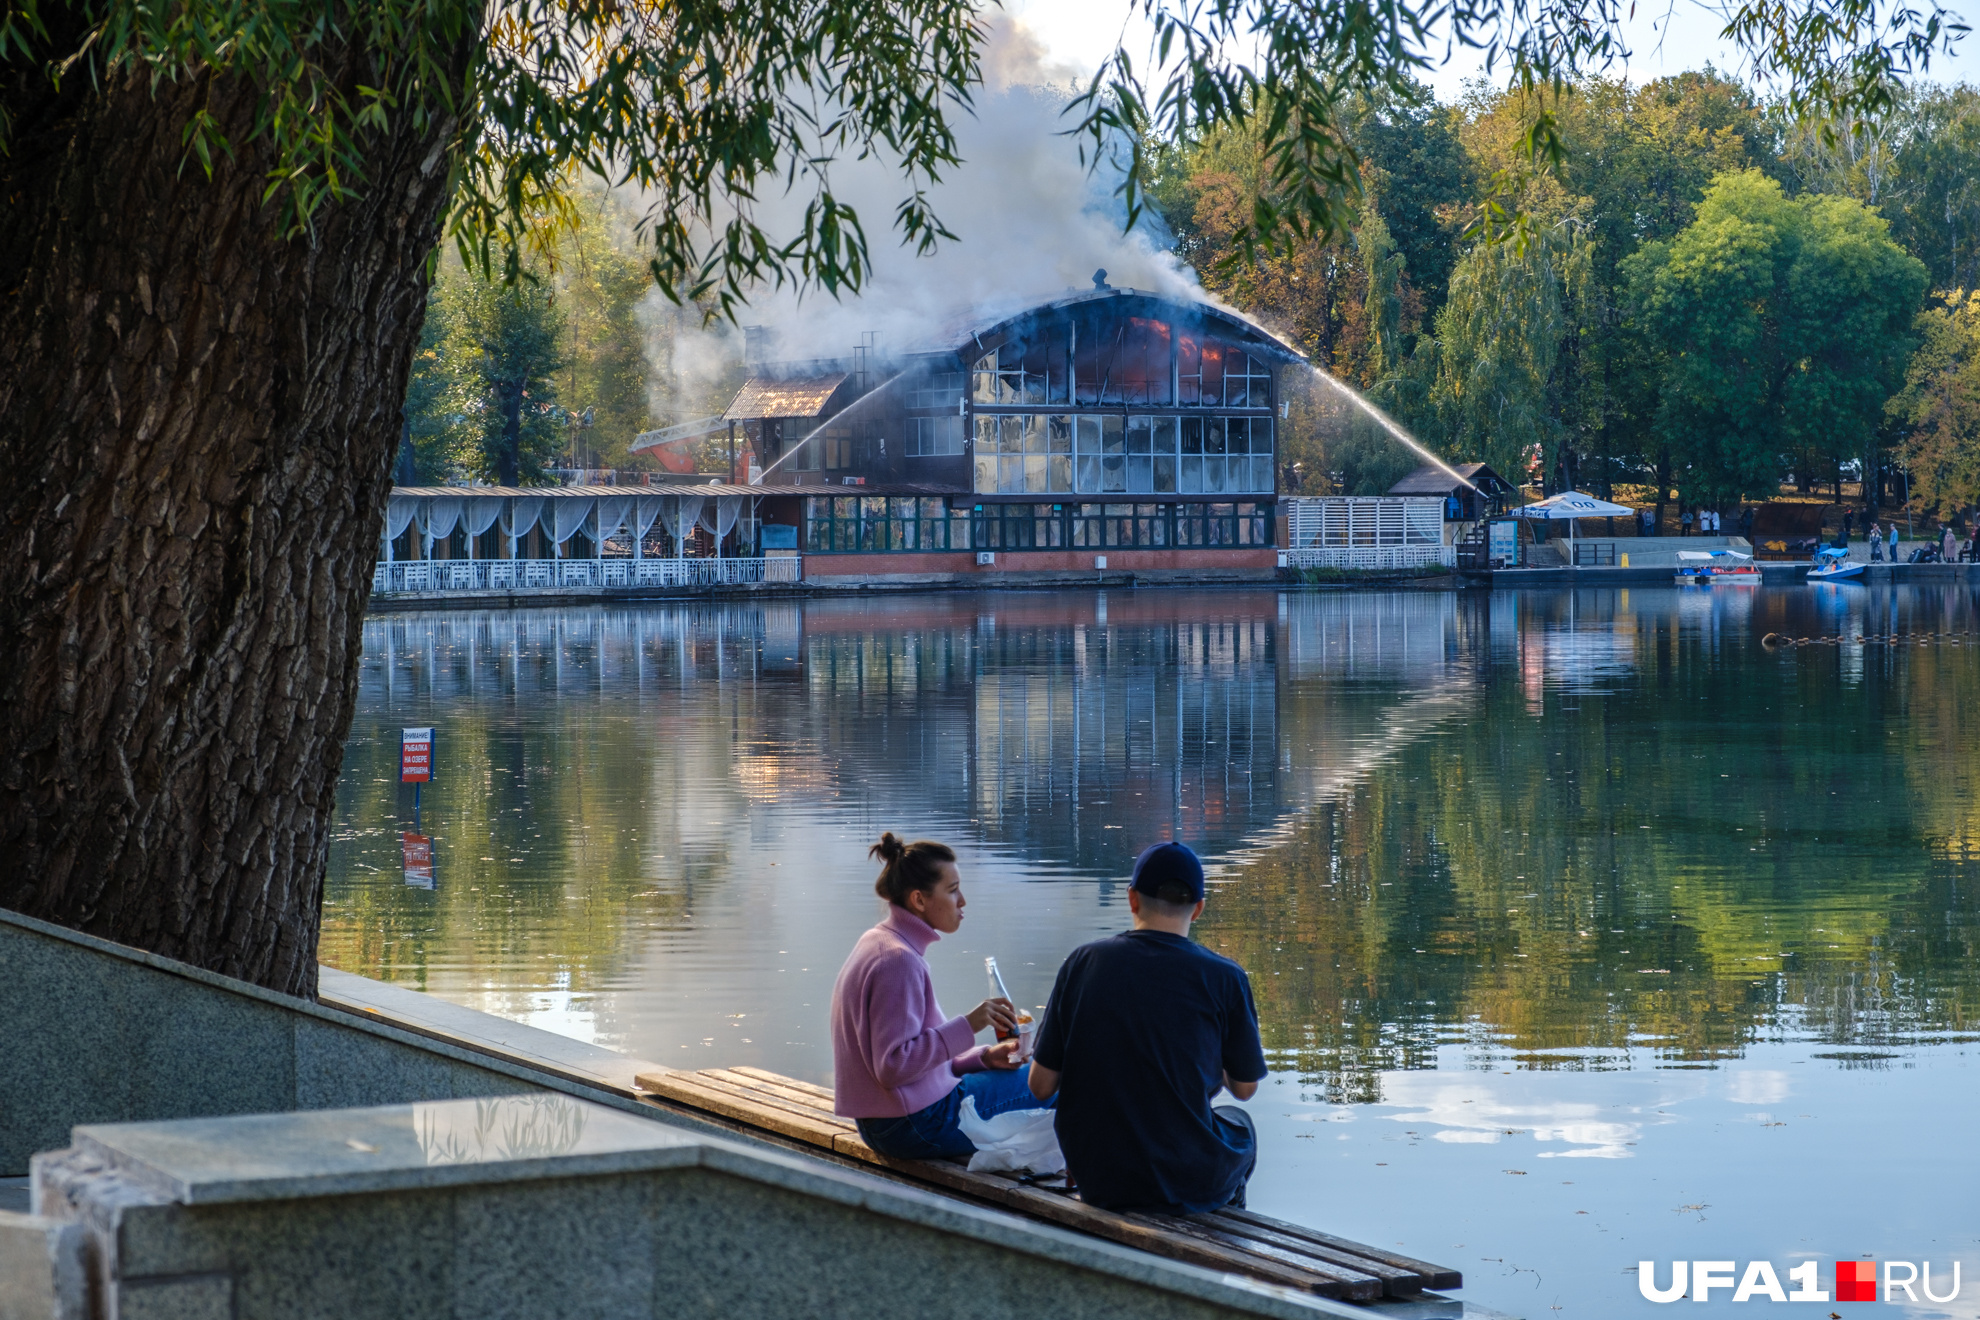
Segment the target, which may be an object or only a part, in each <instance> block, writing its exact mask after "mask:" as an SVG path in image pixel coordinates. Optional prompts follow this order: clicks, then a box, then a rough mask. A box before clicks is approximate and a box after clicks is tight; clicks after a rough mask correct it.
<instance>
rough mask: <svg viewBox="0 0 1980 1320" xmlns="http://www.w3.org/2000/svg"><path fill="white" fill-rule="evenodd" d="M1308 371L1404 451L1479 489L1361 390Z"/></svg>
mask: <svg viewBox="0 0 1980 1320" xmlns="http://www.w3.org/2000/svg"><path fill="white" fill-rule="evenodd" d="M1308 370H1310V371H1312V373H1313V374H1314V375H1315V376H1318V377H1319V378H1320V379H1321V380H1323V381H1325V382H1327V384H1329V385H1331V386H1333V387H1334V388H1335V389H1336V390H1338V391H1340V393H1342V394H1344V395H1346V396H1347V400H1348V402H1349V403H1352V404H1353V405H1354V406H1355V407H1357V408H1359V409H1361V411H1363V412H1365V413H1367V414H1368V415H1369V416H1370V417H1372V418H1374V419H1375V422H1376V423H1377V424H1378V425H1379V426H1380V427H1381V428H1382V429H1383V430H1384V431H1387V432H1388V433H1389V434H1390V435H1391V436H1392V437H1394V439H1395V441H1396V443H1397V444H1399V445H1401V446H1402V447H1403V448H1404V449H1407V450H1408V451H1409V452H1410V453H1412V454H1415V455H1416V456H1417V457H1418V458H1420V459H1422V460H1423V461H1424V462H1426V463H1428V464H1430V466H1432V467H1434V468H1437V469H1438V470H1440V471H1442V472H1445V473H1448V474H1449V475H1450V477H1451V478H1452V479H1453V480H1454V481H1456V482H1457V483H1458V484H1459V485H1460V486H1464V487H1466V488H1467V489H1469V490H1477V489H1478V487H1476V486H1474V485H1472V484H1471V483H1470V482H1469V481H1466V480H1465V479H1464V476H1463V475H1462V474H1461V473H1459V472H1458V470H1457V469H1456V468H1454V467H1452V466H1451V465H1450V464H1449V463H1446V462H1445V461H1444V460H1443V459H1441V458H1438V457H1437V456H1436V455H1435V454H1433V453H1431V452H1430V451H1429V450H1428V449H1425V448H1424V447H1423V445H1422V444H1421V443H1419V442H1418V441H1417V439H1416V437H1415V436H1413V435H1411V434H1410V433H1409V432H1407V431H1405V430H1403V429H1402V427H1400V426H1398V425H1397V424H1396V421H1395V419H1394V418H1392V417H1390V416H1389V414H1387V413H1385V412H1383V411H1382V410H1381V409H1380V408H1377V407H1376V406H1375V405H1374V404H1372V403H1370V402H1369V401H1368V400H1366V399H1364V398H1362V397H1361V392H1360V391H1359V390H1356V389H1355V388H1353V387H1352V386H1350V385H1348V384H1347V383H1346V382H1345V381H1341V380H1336V379H1335V378H1334V377H1333V376H1330V375H1328V374H1327V373H1326V372H1324V371H1322V370H1321V369H1320V368H1318V367H1315V366H1312V365H1311V364H1308Z"/></svg>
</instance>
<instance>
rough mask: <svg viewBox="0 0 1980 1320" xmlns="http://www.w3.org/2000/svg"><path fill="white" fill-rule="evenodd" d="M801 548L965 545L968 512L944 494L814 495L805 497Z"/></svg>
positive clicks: (901, 548) (857, 550)
mask: <svg viewBox="0 0 1980 1320" xmlns="http://www.w3.org/2000/svg"><path fill="white" fill-rule="evenodd" d="M804 548H805V549H806V550H807V551H811V552H814V553H820V554H848V553H851V554H858V553H866V552H873V551H883V550H894V551H930V550H967V549H969V548H970V515H969V511H968V510H966V509H958V510H955V511H954V512H953V513H952V512H951V511H950V510H949V509H948V507H947V505H946V502H945V501H944V500H942V499H940V498H939V497H938V498H934V499H929V498H926V497H923V498H918V499H901V498H896V497H892V496H875V495H857V496H836V495H835V496H812V497H810V498H808V499H806V500H805V502H804Z"/></svg>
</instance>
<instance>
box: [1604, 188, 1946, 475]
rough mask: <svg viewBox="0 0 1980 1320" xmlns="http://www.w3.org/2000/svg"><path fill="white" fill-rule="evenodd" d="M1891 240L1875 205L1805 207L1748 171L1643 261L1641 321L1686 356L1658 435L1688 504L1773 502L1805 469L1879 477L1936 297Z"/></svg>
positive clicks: (1829, 200) (1670, 385) (1639, 259)
mask: <svg viewBox="0 0 1980 1320" xmlns="http://www.w3.org/2000/svg"><path fill="white" fill-rule="evenodd" d="M1888 231H1889V226H1888V225H1887V224H1886V223H1885V222H1884V221H1883V220H1882V219H1881V218H1880V217H1879V216H1877V215H1876V214H1875V213H1874V212H1873V211H1870V210H1869V209H1867V208H1865V207H1864V206H1863V205H1862V204H1861V203H1859V202H1856V201H1854V200H1852V199H1849V198H1844V197H1832V196H1830V197H1824V196H1805V197H1799V198H1789V197H1787V196H1786V195H1785V194H1784V193H1783V192H1782V191H1781V186H1780V184H1778V183H1777V182H1775V181H1774V180H1772V179H1770V178H1767V177H1765V176H1764V175H1762V174H1761V173H1759V172H1758V171H1757V170H1746V171H1741V172H1739V173H1733V174H1725V175H1721V176H1720V177H1719V178H1718V179H1717V180H1715V181H1714V182H1713V184H1712V186H1711V188H1710V189H1709V190H1708V191H1707V192H1706V195H1705V200H1704V201H1703V202H1702V203H1701V204H1700V205H1699V207H1698V217H1697V219H1696V220H1694V221H1693V222H1692V223H1691V224H1690V225H1689V226H1688V227H1687V228H1686V229H1685V230H1684V232H1683V233H1681V234H1679V235H1678V236H1677V238H1676V239H1675V240H1673V241H1672V242H1670V243H1668V244H1664V243H1649V244H1645V245H1644V247H1643V249H1642V250H1641V251H1640V252H1638V253H1637V254H1636V255H1635V256H1633V257H1632V258H1630V260H1629V262H1628V263H1627V264H1628V266H1629V268H1630V272H1631V275H1632V277H1633V279H1634V281H1635V295H1634V296H1635V299H1636V305H1637V308H1638V313H1639V314H1640V315H1641V316H1642V318H1643V319H1644V322H1645V324H1646V326H1647V327H1648V328H1649V330H1650V331H1651V332H1652V333H1653V334H1654V335H1656V336H1657V337H1658V338H1659V339H1661V340H1662V341H1663V342H1664V343H1665V344H1667V345H1669V346H1670V347H1669V350H1668V354H1667V356H1666V358H1665V361H1664V364H1663V380H1662V404H1661V408H1660V412H1659V416H1658V421H1657V425H1658V427H1659V428H1660V429H1661V430H1662V431H1663V433H1664V435H1665V436H1666V437H1667V438H1668V441H1669V443H1670V445H1671V447H1672V450H1673V451H1674V453H1675V454H1676V455H1677V456H1678V458H1679V461H1680V462H1681V463H1683V464H1684V465H1686V468H1687V470H1686V471H1685V472H1683V473H1682V474H1681V481H1682V484H1683V486H1684V488H1685V491H1686V493H1687V495H1690V496H1692V497H1693V498H1696V499H1707V500H1720V499H1726V498H1730V497H1738V496H1742V495H1747V494H1758V493H1762V492H1770V491H1771V490H1772V489H1773V487H1774V485H1775V483H1777V482H1778V481H1779V479H1780V474H1781V471H1782V468H1783V466H1784V465H1786V464H1790V463H1795V462H1800V463H1804V464H1806V463H1816V462H1820V463H1826V464H1828V465H1829V466H1830V467H1833V466H1834V465H1836V464H1838V463H1839V462H1841V461H1842V460H1844V459H1847V458H1851V457H1855V458H1861V459H1863V460H1864V461H1865V463H1866V465H1867V466H1868V467H1869V468H1870V469H1872V470H1874V468H1875V465H1876V453H1875V448H1876V444H1877V432H1878V426H1879V423H1880V422H1881V420H1882V417H1883V410H1884V405H1885V402H1886V400H1887V399H1888V398H1889V397H1890V395H1891V393H1892V392H1893V391H1894V390H1895V389H1896V388H1897V386H1898V385H1899V383H1900V382H1901V380H1902V377H1903V372H1904V365H1905V361H1906V359H1907V357H1908V356H1909V354H1910V351H1911V347H1912V340H1911V338H1910V326H1911V321H1912V318H1913V316H1914V315H1915V314H1916V313H1917V310H1918V305H1919V302H1920V300H1921V299H1922V298H1923V296H1924V293H1925V284H1926V272H1925V267H1924V266H1923V264H1922V263H1920V262H1919V261H1918V260H1917V259H1916V258H1914V257H1912V256H1909V255H1908V254H1906V253H1905V252H1904V251H1903V249H1901V248H1899V247H1898V246H1897V244H1895V243H1893V242H1892V241H1891V239H1890V236H1889V232H1888Z"/></svg>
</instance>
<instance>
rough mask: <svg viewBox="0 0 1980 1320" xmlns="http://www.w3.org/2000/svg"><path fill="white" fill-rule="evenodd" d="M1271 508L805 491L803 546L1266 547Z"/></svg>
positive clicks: (856, 549)
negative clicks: (970, 502)
mask: <svg viewBox="0 0 1980 1320" xmlns="http://www.w3.org/2000/svg"><path fill="white" fill-rule="evenodd" d="M1272 526H1273V520H1272V506H1271V505H1269V504H1260V503H1256V502H1254V501H1232V502H1230V503H1190V504H1180V503H1170V504H1160V503H1119V504H1114V503H1107V504H1086V503H1058V504H1047V503H1035V504H1034V503H1028V502H1027V503H1010V504H983V505H978V506H975V507H974V508H956V509H946V508H945V507H944V502H943V501H942V500H941V499H930V498H925V497H924V498H921V499H899V498H892V497H881V496H836V495H835V496H812V497H810V498H808V499H806V500H805V513H804V548H805V549H806V550H807V551H810V552H813V553H818V554H861V553H876V552H882V551H899V552H908V551H922V552H927V551H936V550H1067V549H1071V550H1109V549H1118V550H1169V549H1194V548H1197V547H1207V548H1220V547H1221V548H1239V549H1248V548H1253V547H1262V546H1269V545H1271V544H1272Z"/></svg>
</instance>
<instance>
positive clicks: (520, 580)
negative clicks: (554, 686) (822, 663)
mask: <svg viewBox="0 0 1980 1320" xmlns="http://www.w3.org/2000/svg"><path fill="white" fill-rule="evenodd" d="M801 576H802V570H801V569H800V567H799V560H798V557H797V556H796V555H778V556H773V557H770V558H765V559H410V560H400V561H398V562H395V563H389V564H388V563H384V562H382V561H381V562H380V563H379V564H377V565H376V566H375V567H374V568H373V569H372V572H371V589H372V591H373V592H375V593H377V594H379V595H394V594H397V593H400V592H419V591H442V592H463V593H469V592H478V591H487V592H497V591H500V592H509V591H559V590H565V589H569V588H580V587H720V586H738V585H745V584H748V583H754V582H796V581H798V580H799V579H800V577H801Z"/></svg>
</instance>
